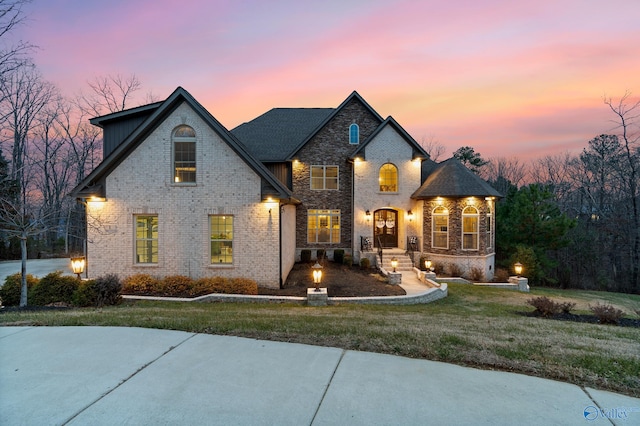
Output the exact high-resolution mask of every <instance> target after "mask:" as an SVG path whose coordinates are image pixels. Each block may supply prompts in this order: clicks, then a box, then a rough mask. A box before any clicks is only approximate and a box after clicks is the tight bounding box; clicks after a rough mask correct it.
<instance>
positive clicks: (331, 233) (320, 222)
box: [307, 209, 340, 243]
mask: <svg viewBox="0 0 640 426" xmlns="http://www.w3.org/2000/svg"><path fill="white" fill-rule="evenodd" d="M307 241H308V242H310V243H339V242H340V210H313V209H312V210H308V211H307Z"/></svg>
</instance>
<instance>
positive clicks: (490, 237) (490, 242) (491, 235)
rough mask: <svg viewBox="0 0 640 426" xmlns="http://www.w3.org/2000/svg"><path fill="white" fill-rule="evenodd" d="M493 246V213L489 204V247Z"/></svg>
mask: <svg viewBox="0 0 640 426" xmlns="http://www.w3.org/2000/svg"><path fill="white" fill-rule="evenodd" d="M490 247H493V214H492V211H491V206H487V248H490Z"/></svg>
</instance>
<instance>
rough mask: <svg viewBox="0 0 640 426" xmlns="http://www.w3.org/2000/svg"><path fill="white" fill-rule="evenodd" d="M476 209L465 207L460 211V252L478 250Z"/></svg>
mask: <svg viewBox="0 0 640 426" xmlns="http://www.w3.org/2000/svg"><path fill="white" fill-rule="evenodd" d="M478 236H479V234H478V209H476V208H475V207H473V206H467V207H465V208H464V210H462V250H478Z"/></svg>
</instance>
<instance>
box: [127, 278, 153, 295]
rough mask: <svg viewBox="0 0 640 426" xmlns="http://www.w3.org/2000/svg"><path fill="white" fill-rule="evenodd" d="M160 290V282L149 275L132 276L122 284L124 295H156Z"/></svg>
mask: <svg viewBox="0 0 640 426" xmlns="http://www.w3.org/2000/svg"><path fill="white" fill-rule="evenodd" d="M159 288H160V280H159V279H158V278H156V277H153V276H151V275H149V274H135V275H131V276H128V277H127V278H125V279H124V281H123V282H122V293H123V294H138V295H147V294H154V293H155V292H157V291H158V289H159Z"/></svg>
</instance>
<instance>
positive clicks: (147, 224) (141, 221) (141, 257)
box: [135, 216, 158, 263]
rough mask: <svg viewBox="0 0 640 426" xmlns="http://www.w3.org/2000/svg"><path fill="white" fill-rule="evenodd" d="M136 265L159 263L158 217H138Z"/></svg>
mask: <svg viewBox="0 0 640 426" xmlns="http://www.w3.org/2000/svg"><path fill="white" fill-rule="evenodd" d="M135 218H136V258H135V261H136V263H158V216H136V217H135Z"/></svg>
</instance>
